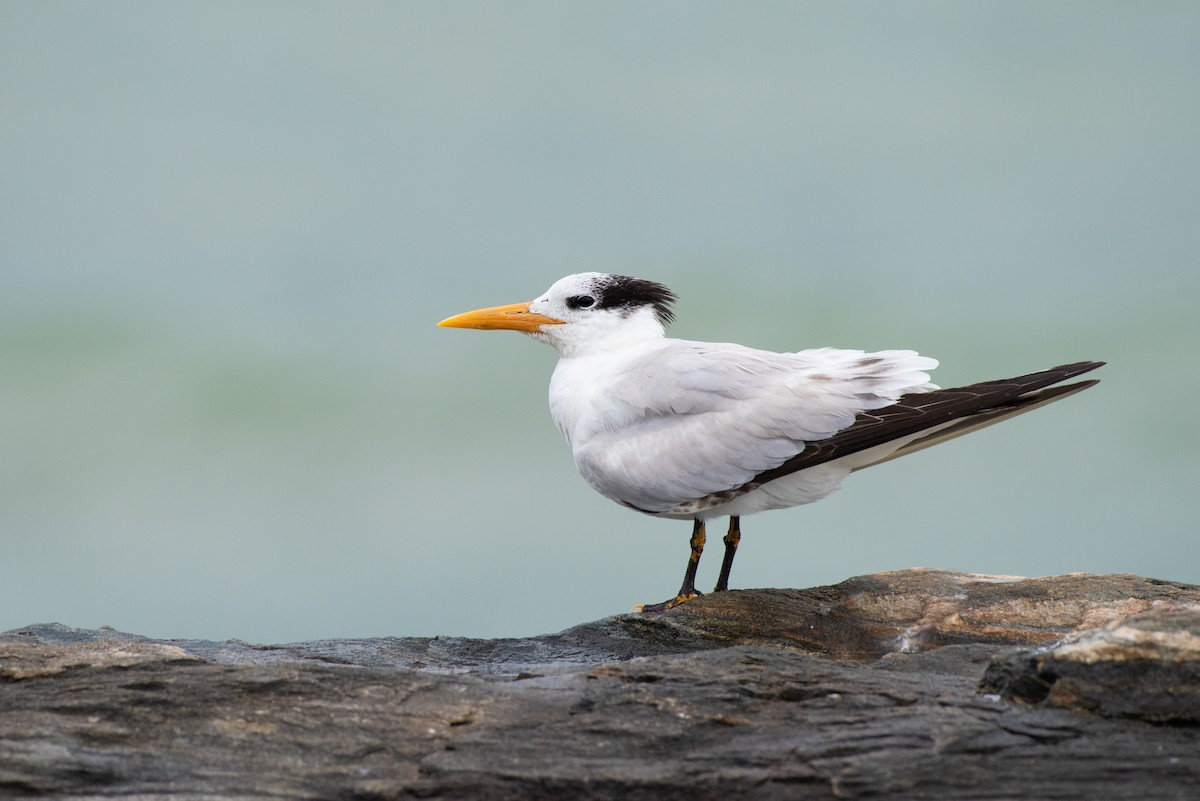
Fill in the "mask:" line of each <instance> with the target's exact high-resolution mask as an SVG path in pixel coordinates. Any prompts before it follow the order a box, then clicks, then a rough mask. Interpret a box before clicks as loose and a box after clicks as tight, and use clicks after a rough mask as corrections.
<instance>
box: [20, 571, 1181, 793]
mask: <svg viewBox="0 0 1200 801" xmlns="http://www.w3.org/2000/svg"><path fill="white" fill-rule="evenodd" d="M1197 609H1200V588H1197V587H1193V586H1189V585H1183V584H1172V583H1168V582H1160V581H1153V580H1148V579H1143V578H1139V577H1136V576H1126V575H1117V576H1085V575H1071V576H1058V577H1053V578H1044V579H1017V578H1012V577H993V576H977V575H970V574H961V573H947V572H940V571H931V570H911V571H900V572H895V573H881V574H876V575H871V576H863V577H859V578H854V579H850V580H848V581H846V582H843V583H841V584H838V585H835V586H832V587H818V588H814V589H810V590H752V591H735V592H729V593H721V594H714V595H709V596H705V597H704V598H701V599H698V600H696V601H693V602H692V603H689V604H686V605H684V606H682V607H680V608H678V609H674V610H670V611H668V612H662V613H654V614H645V615H618V616H616V617H612V618H606V619H604V620H600V621H597V622H595V623H589V624H585V625H582V626H577V627H575V628H572V629H569V630H567V631H564V632H561V633H559V634H553V635H547V636H543V637H532V638H526V639H502V640H473V639H466V638H441V637H438V638H372V639H362V640H333V641H319V642H310V643H298V644H292V645H284V646H260V645H250V644H247V643H242V642H238V641H229V642H221V643H215V642H203V641H186V640H178V641H156V640H150V639H148V638H144V637H138V636H136V635H129V634H123V633H120V632H116V631H113V630H111V629H101V630H98V631H89V630H80V629H72V628H68V627H66V626H59V625H40V626H29V627H27V628H24V629H18V630H15V631H12V632H8V633H6V634H3V635H0V797H5V796H10V795H20V796H26V797H70V798H76V799H82V798H100V797H110V796H136V797H142V798H146V797H162V796H170V797H175V798H196V799H199V798H201V797H205V798H208V797H213V796H218V797H237V798H246V799H248V798H258V797H268V796H274V797H286V798H322V799H324V798H380V799H384V798H387V799H390V798H415V797H431V796H440V797H449V798H458V797H480V798H497V799H508V798H512V799H517V798H522V799H523V798H535V799H536V798H540V799H556V798H564V799H566V798H570V799H584V798H614V799H616V798H620V799H639V798H645V799H670V798H677V797H678V798H688V799H691V800H693V801H694V800H695V799H703V798H731V797H736V798H752V799H758V798H761V799H773V798H780V799H784V798H787V799H803V798H858V797H865V796H879V795H886V796H888V797H891V798H901V799H910V798H911V799H923V798H948V797H950V798H961V799H972V798H1003V797H1047V798H1050V797H1052V798H1061V799H1069V798H1079V799H1084V798H1086V799H1121V798H1138V799H1139V801H1140V800H1141V799H1145V798H1154V799H1184V798H1188V799H1190V798H1193V797H1195V788H1196V787H1198V786H1200V757H1198V756H1197V755H1198V754H1200V727H1195V726H1192V725H1186V724H1187V723H1191V722H1196V721H1197V717H1196V711H1197V708H1198V706H1197V691H1196V687H1197V686H1200V685H1197V683H1196V678H1197V676H1196V668H1197V665H1198V664H1200V663H1198V662H1197V659H1198V656H1197V648H1196V643H1197V639H1198V638H1200V621H1198V619H1197V614H1198V613H1197ZM985 672H986V674H987V678H986V679H985V680H984V683H983V684H982V685H979V678H980V676H981V675H983V674H984V673H985ZM1131 681H1132V682H1134V684H1131V683H1130V682H1131ZM1131 686H1136V687H1137V691H1136V692H1133V691H1130V689H1129V688H1130V687H1131ZM980 687H982V691H981V689H980ZM1038 688H1040V689H1038ZM1039 693H1040V694H1039ZM1079 710H1088V711H1086V712H1084V711H1079ZM1091 712H1098V713H1100V714H1091ZM1160 720H1168V721H1172V722H1175V723H1181V722H1182V723H1184V724H1185V725H1171V726H1164V725H1161V724H1159V723H1154V722H1149V721H1160Z"/></svg>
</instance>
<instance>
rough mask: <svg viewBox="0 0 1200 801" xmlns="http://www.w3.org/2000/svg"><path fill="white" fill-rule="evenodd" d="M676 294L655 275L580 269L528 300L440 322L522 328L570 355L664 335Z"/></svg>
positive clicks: (672, 315) (456, 326)
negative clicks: (653, 278)
mask: <svg viewBox="0 0 1200 801" xmlns="http://www.w3.org/2000/svg"><path fill="white" fill-rule="evenodd" d="M674 300H675V294H674V293H673V292H671V290H669V289H667V288H666V287H665V286H663V285H662V284H657V283H655V282H654V281H647V280H645V279H643V278H631V277H629V276H627V275H610V274H608V273H578V274H576V275H568V276H567V277H566V278H561V279H559V280H558V281H556V282H555V283H554V285H553V286H551V287H550V288H549V289H547V290H546V291H545V293H543V294H542V295H541V296H539V297H537V298H535V299H533V300H531V301H529V302H528V303H514V304H512V305H510V306H493V307H490V308H487V309H478V310H476V311H469V312H466V313H464V314H458V315H455V316H454V317H450V318H447V319H445V320H442V321H441V322H440V323H438V325H440V326H444V327H446V328H481V329H502V328H507V329H511V330H513V331H520V332H522V333H525V334H529V335H530V336H532V337H533V338H534V339H538V340H541V341H542V342H547V343H549V344H551V345H553V346H554V347H555V348H556V349H557V350H558V352H559V353H560V354H562V355H564V356H570V355H577V354H580V353H586V352H588V351H591V350H598V349H610V348H613V347H619V346H620V345H621V344H623V343H629V342H642V341H645V340H647V339H657V338H660V337H662V336H663V333H664V331H665V330H666V326H667V324H668V323H670V322H671V320H672V319H673V318H674V314H673V313H672V311H671V304H672V303H673V302H674Z"/></svg>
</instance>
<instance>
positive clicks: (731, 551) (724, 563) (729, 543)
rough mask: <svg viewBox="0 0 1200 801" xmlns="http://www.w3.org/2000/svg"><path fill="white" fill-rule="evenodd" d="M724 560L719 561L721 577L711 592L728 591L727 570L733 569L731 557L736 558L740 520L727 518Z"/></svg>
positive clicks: (739, 539)
mask: <svg viewBox="0 0 1200 801" xmlns="http://www.w3.org/2000/svg"><path fill="white" fill-rule="evenodd" d="M724 541H725V558H724V559H722V560H721V575H720V576H718V577H717V586H716V587H715V588H714V589H713V592H724V591H725V590H727V589H729V569H730V568H732V567H733V557H735V556H737V549H738V543H740V542H741V541H742V525H741V518H739V517H736V516H735V517H730V518H729V533H728V534H726V535H725V540H724Z"/></svg>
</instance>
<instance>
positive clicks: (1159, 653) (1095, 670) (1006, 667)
mask: <svg viewBox="0 0 1200 801" xmlns="http://www.w3.org/2000/svg"><path fill="white" fill-rule="evenodd" d="M981 686H982V687H983V688H984V689H985V690H990V691H992V692H997V693H999V694H1000V695H1002V696H1003V697H1005V698H1009V699H1016V700H1020V701H1025V702H1027V703H1035V704H1036V703H1046V704H1049V705H1051V706H1057V707H1067V708H1074V709H1084V710H1088V711H1092V712H1098V713H1100V714H1103V715H1119V716H1126V717H1136V718H1143V719H1146V720H1156V721H1164V722H1173V723H1200V607H1197V606H1179V605H1174V604H1164V605H1160V606H1157V607H1155V608H1153V609H1151V610H1150V611H1148V612H1143V613H1141V614H1136V615H1132V616H1130V617H1127V618H1121V619H1119V620H1115V621H1112V622H1111V623H1108V624H1107V625H1105V626H1103V627H1102V628H1099V629H1090V630H1086V631H1081V632H1074V633H1072V634H1070V635H1068V636H1067V637H1066V638H1064V639H1063V640H1061V641H1059V642H1058V643H1055V644H1054V645H1053V646H1051V647H1048V648H1042V649H1037V650H1034V651H1026V652H1021V653H1016V654H1009V655H1007V656H1005V657H1002V658H999V659H997V660H996V661H995V662H994V663H993V664H992V665H991V666H990V667H989V668H988V670H987V673H986V674H985V675H984V678H983V681H982V682H981Z"/></svg>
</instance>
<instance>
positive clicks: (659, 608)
mask: <svg viewBox="0 0 1200 801" xmlns="http://www.w3.org/2000/svg"><path fill="white" fill-rule="evenodd" d="M703 594H704V593H702V592H700V591H699V590H692V591H691V592H690V593H682V592H681V593H679V594H678V595H676V596H675V597H674V598H672V599H671V600H669V601H663V602H662V603H660V604H638V605H637V606H635V607H633V611H635V612H665V611H666V610H668V609H674V608H675V607H677V606H679V605H680V604H685V603H687V602H688V601H690V600H692V599H693V598H699V597H700V596H701V595H703Z"/></svg>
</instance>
